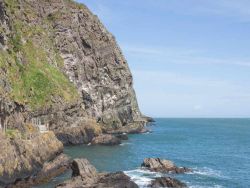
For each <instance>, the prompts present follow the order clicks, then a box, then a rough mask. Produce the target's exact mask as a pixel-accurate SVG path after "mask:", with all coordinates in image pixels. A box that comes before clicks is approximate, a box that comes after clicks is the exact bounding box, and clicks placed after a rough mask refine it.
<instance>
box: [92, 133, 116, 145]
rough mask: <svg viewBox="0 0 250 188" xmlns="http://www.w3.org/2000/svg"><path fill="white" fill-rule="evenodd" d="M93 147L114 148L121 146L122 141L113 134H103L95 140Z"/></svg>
mask: <svg viewBox="0 0 250 188" xmlns="http://www.w3.org/2000/svg"><path fill="white" fill-rule="evenodd" d="M91 144H92V145H109V146H113V145H119V144H121V139H119V138H117V137H116V136H114V135H111V134H102V135H100V136H97V137H95V138H93V140H92V141H91Z"/></svg>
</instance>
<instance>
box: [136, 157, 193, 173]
mask: <svg viewBox="0 0 250 188" xmlns="http://www.w3.org/2000/svg"><path fill="white" fill-rule="evenodd" d="M141 166H142V167H145V168H147V169H149V170H151V171H155V172H170V173H177V174H179V173H185V172H190V171H192V170H191V169H189V168H186V167H177V166H175V164H174V163H173V162H172V161H169V160H165V159H159V158H146V159H144V161H143V163H142V165H141Z"/></svg>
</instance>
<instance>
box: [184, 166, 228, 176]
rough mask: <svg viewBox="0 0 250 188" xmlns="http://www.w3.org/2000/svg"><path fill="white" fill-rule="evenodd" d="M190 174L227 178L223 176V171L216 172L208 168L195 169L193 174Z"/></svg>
mask: <svg viewBox="0 0 250 188" xmlns="http://www.w3.org/2000/svg"><path fill="white" fill-rule="evenodd" d="M188 174H198V175H202V176H209V177H219V178H226V177H225V176H223V175H222V173H221V171H219V170H214V169H211V168H208V167H203V168H193V172H189V173H188Z"/></svg>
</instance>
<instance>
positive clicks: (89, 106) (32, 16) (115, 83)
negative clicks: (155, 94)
mask: <svg viewBox="0 0 250 188" xmlns="http://www.w3.org/2000/svg"><path fill="white" fill-rule="evenodd" d="M0 12H1V13H3V14H1V17H0V24H1V30H0V31H1V35H0V45H1V48H0V50H1V53H0V61H1V64H3V65H4V67H5V69H9V68H11V67H13V66H14V67H15V68H16V69H19V67H20V66H19V67H18V66H17V65H16V62H19V64H21V65H22V66H24V67H26V66H29V65H30V64H31V63H34V65H36V63H37V62H35V60H36V58H37V59H38V60H39V62H40V61H41V62H42V63H43V64H46V67H47V68H46V69H45V71H46V70H48V68H51V69H52V68H53V71H51V72H50V74H53V73H55V72H56V73H58V74H57V75H56V76H58V75H60V76H62V77H63V75H66V76H67V79H68V81H70V83H71V84H72V87H70V86H71V85H70V84H68V82H67V84H66V81H65V82H62V83H61V85H63V86H65V90H63V89H60V88H61V87H58V88H59V89H56V90H55V91H53V92H52V93H51V95H48V96H47V93H46V92H44V93H42V91H41V93H39V95H37V94H36V91H34V87H35V86H36V84H37V83H36V79H33V80H34V83H33V85H31V86H30V88H25V89H26V90H25V92H24V93H23V95H21V96H19V93H20V92H23V90H20V92H19V93H18V92H17V93H12V92H13V90H14V89H13V88H14V87H16V86H15V83H14V82H13V80H8V77H11V76H12V77H13V75H14V76H16V79H19V77H20V76H19V75H18V71H17V72H16V73H13V75H8V74H10V71H6V70H1V69H0V73H1V80H3V81H4V83H3V84H1V83H0V86H1V85H3V90H0V98H1V97H2V96H3V95H5V94H6V93H7V95H8V96H13V97H9V98H10V100H12V101H13V102H16V103H19V104H21V105H23V106H24V109H23V111H22V112H21V114H20V115H21V116H23V121H30V120H31V118H33V117H35V118H41V119H44V120H45V121H46V122H49V124H50V128H51V129H53V130H55V129H58V128H61V127H76V126H79V123H80V122H81V121H82V120H83V119H84V118H92V119H95V120H96V121H98V122H99V123H101V124H102V125H103V127H105V128H108V129H110V130H112V129H119V128H121V127H122V126H124V127H125V129H130V126H133V124H134V123H136V124H141V125H143V124H144V122H146V121H147V119H146V118H144V117H142V115H141V113H140V110H139V107H138V104H137V101H136V96H135V92H134V89H133V79H132V75H131V72H130V70H129V68H128V64H127V61H126V59H125V58H124V56H123V54H122V52H121V50H120V48H119V46H118V45H117V43H116V40H115V38H114V37H113V36H112V34H111V33H109V32H108V31H107V29H106V28H105V27H104V26H103V24H102V23H101V22H100V21H99V19H98V17H97V16H96V15H93V14H92V13H91V12H90V11H89V9H88V8H87V7H86V6H84V5H81V4H78V3H75V2H74V1H68V0H48V1H41V2H39V3H38V1H35V0H19V1H15V2H13V3H12V4H11V3H10V2H9V1H7V0H2V1H1V4H0ZM17 23H22V24H19V27H14V25H18V24H17ZM2 33H3V34H2ZM17 34H18V35H17ZM27 45H29V46H27ZM30 46H31V47H32V48H30V50H32V53H29V54H26V53H24V51H25V50H26V48H27V47H30ZM30 50H29V51H30ZM7 51H11V52H12V54H13V56H14V57H16V59H17V61H15V58H13V57H12V56H10V55H8V57H7V58H6V57H4V56H7V55H6V54H8V53H7ZM34 54H37V55H36V56H34V57H33V56H32V55H34ZM9 56H10V57H9ZM31 56H32V58H33V59H32V58H31ZM6 59H9V60H8V61H7V60H6ZM32 61H34V62H32ZM37 67H38V68H41V66H40V67H39V66H37ZM23 70H26V69H23ZM28 70H29V69H27V71H28ZM19 72H20V71H19ZM41 72H42V71H41ZM25 73H26V72H25ZM28 73H30V72H28ZM59 73H60V74H59ZM50 74H44V75H42V76H44V77H46V78H45V79H47V82H45V83H44V85H46V84H47V83H48V82H50V81H51V82H52V86H51V85H48V87H46V88H51V87H53V86H54V87H56V86H58V85H60V83H57V82H54V79H53V78H55V76H54V75H50ZM53 76H54V77H53ZM40 81H41V80H40ZM20 82H23V80H20ZM24 82H25V80H24ZM24 85H25V84H24ZM66 85H67V86H68V85H70V86H68V87H66ZM15 89H16V88H15ZM17 89H20V88H17ZM70 90H72V92H69V91H70ZM73 90H74V91H75V90H76V92H77V95H76V94H75V95H74V96H71V94H72V93H74V92H73ZM1 91H3V92H1ZM49 91H50V90H49ZM65 92H66V93H65ZM43 95H44V96H43ZM45 96H46V97H45ZM22 97H24V98H22ZM25 97H26V98H25ZM36 97H39V98H38V99H39V100H40V99H41V100H42V101H43V103H44V104H43V103H42V104H43V105H42V106H41V105H38V104H37V103H38V102H39V100H35V99H37V98H36ZM20 98H22V100H20ZM67 98H68V99H67ZM71 98H72V100H71ZM73 99H74V100H73ZM31 101H32V104H31ZM34 107H35V108H34ZM13 119H15V118H13ZM13 125H14V123H13Z"/></svg>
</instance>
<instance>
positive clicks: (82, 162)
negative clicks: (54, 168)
mask: <svg viewBox="0 0 250 188" xmlns="http://www.w3.org/2000/svg"><path fill="white" fill-rule="evenodd" d="M71 169H72V176H73V177H76V176H82V177H84V176H88V177H96V176H97V171H96V168H95V167H94V166H93V165H92V164H90V162H89V161H88V160H87V159H74V160H73V162H72V165H71Z"/></svg>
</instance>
